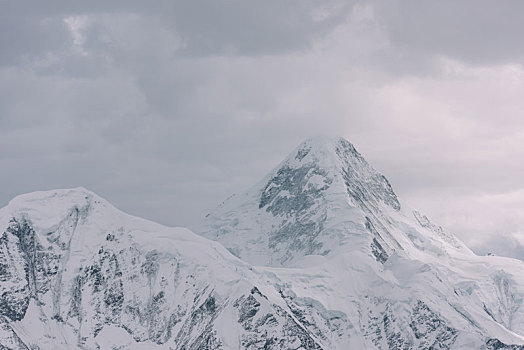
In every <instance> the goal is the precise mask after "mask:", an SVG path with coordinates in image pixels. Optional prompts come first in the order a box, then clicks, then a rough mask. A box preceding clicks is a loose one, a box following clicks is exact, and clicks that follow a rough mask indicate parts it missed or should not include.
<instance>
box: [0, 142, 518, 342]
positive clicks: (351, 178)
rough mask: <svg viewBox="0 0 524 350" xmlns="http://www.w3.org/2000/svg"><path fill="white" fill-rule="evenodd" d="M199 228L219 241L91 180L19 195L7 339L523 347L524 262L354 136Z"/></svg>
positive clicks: (5, 238) (4, 239)
mask: <svg viewBox="0 0 524 350" xmlns="http://www.w3.org/2000/svg"><path fill="white" fill-rule="evenodd" d="M199 232H201V233H202V234H203V235H204V236H206V237H208V238H211V239H213V240H217V241H218V242H215V241H212V240H208V239H207V238H204V237H202V236H198V235H195V234H194V233H192V232H191V231H189V230H187V229H184V228H169V227H165V226H162V225H159V224H156V223H153V222H150V221H147V220H143V219H140V218H137V217H133V216H130V215H127V214H125V213H122V212H120V211H119V210H117V209H116V208H114V207H113V206H112V205H111V204H109V203H108V202H106V201H105V200H103V199H102V198H100V197H98V196H97V195H95V194H94V193H92V192H90V191H88V190H86V189H83V188H77V189H70V190H56V191H46V192H35V193H30V194H26V195H22V196H19V197H16V198H15V199H13V200H12V201H11V202H10V203H9V204H8V205H7V206H6V207H4V208H2V209H0V349H524V345H523V344H524V336H523V335H524V311H523V308H522V300H523V294H524V263H523V262H521V261H518V260H513V259H508V258H501V257H494V256H487V257H480V256H476V255H474V254H473V253H472V252H471V251H470V250H469V249H468V248H467V247H465V246H464V244H463V243H461V242H460V241H459V240H458V239H456V238H455V237H454V236H453V235H452V234H450V233H448V232H446V231H445V230H443V229H442V228H440V227H439V226H437V225H435V224H434V223H432V222H431V221H430V220H429V219H428V218H427V217H425V216H424V215H423V214H421V213H419V212H417V211H414V210H412V209H410V208H409V207H407V206H406V205H405V204H403V203H401V202H400V201H399V199H398V198H397V196H396V195H395V193H394V192H393V189H392V188H391V186H390V184H389V182H388V181H387V180H386V178H385V177H384V176H382V175H381V174H380V173H378V172H377V171H375V170H374V169H373V168H372V167H371V166H370V165H369V164H368V163H367V162H366V161H365V160H364V158H363V157H362V156H361V155H360V154H359V153H358V152H357V151H356V150H355V148H354V147H353V146H352V145H351V144H350V143H349V142H347V141H345V140H343V139H328V138H319V139H311V140H308V141H306V142H304V143H303V144H302V145H300V146H299V147H298V148H297V149H296V150H295V151H294V152H293V153H292V154H291V155H290V156H289V157H288V158H287V159H286V160H284V162H283V163H282V164H281V165H280V166H279V167H277V168H276V169H275V170H274V171H272V172H271V173H270V174H269V175H268V176H267V177H266V178H265V179H264V180H262V181H261V182H260V183H259V184H257V185H256V186H254V187H253V188H252V189H251V190H249V191H247V192H246V193H244V194H241V195H237V196H234V197H232V198H231V199H229V200H227V201H226V202H224V203H223V204H222V205H221V206H220V207H218V208H217V209H216V211H214V212H213V213H211V214H210V215H209V216H208V217H207V218H206V219H205V221H204V222H203V223H202V227H201V229H200V230H199ZM224 246H225V248H224ZM226 248H227V249H226ZM232 253H233V254H232Z"/></svg>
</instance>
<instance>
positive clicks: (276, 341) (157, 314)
mask: <svg viewBox="0 0 524 350" xmlns="http://www.w3.org/2000/svg"><path fill="white" fill-rule="evenodd" d="M0 229H1V231H0V232H2V234H1V235H0V281H1V283H0V349H73V348H81V349H98V348H102V349H112V348H126V349H127V348H143V349H153V348H163V349H234V348H245V349H259V348H264V347H265V348H268V349H269V348H271V349H273V348H275V349H290V348H299V347H301V346H302V347H303V348H307V349H320V348H321V345H320V344H321V343H320V342H319V340H318V339H317V338H316V337H315V336H314V335H313V334H312V333H311V332H309V331H308V330H307V328H306V327H305V326H304V325H303V324H301V323H300V321H298V320H297V319H296V318H295V317H294V315H293V313H292V312H291V310H290V309H289V307H288V306H287V304H286V302H285V300H284V299H283V298H282V296H281V295H280V294H279V293H278V290H277V289H276V288H275V287H274V285H275V283H274V282H273V281H274V279H275V278H274V277H271V276H265V275H264V274H262V273H260V272H257V271H256V270H255V269H253V268H252V267H250V266H249V265H246V264H245V263H243V262H241V261H240V260H238V259H236V258H235V257H233V256H232V255H231V254H229V253H228V252H227V250H225V249H224V248H223V247H222V246H220V245H219V244H217V243H215V242H212V241H208V240H206V239H204V238H202V237H199V236H197V235H195V234H193V233H192V232H190V231H188V230H186V229H182V228H167V227H164V226H161V225H158V224H155V223H152V222H149V221H146V220H142V219H139V218H135V217H132V216H129V215H126V214H124V213H122V212H119V211H118V210H116V209H115V208H114V207H112V206H111V205H110V204H109V203H107V202H106V201H104V200H103V199H101V198H100V197H98V196H96V195H94V194H93V193H91V192H89V191H87V190H85V189H73V190H59V191H50V192H38V193H32V194H28V195H24V196H20V197H17V198H15V199H14V200H13V201H11V203H10V204H9V205H8V206H7V207H5V208H3V209H1V210H0Z"/></svg>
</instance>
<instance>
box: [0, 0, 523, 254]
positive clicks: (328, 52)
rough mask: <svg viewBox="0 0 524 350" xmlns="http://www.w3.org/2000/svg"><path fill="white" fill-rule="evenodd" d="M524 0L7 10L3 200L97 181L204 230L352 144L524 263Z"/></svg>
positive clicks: (472, 235) (62, 5)
mask: <svg viewBox="0 0 524 350" xmlns="http://www.w3.org/2000/svg"><path fill="white" fill-rule="evenodd" d="M523 7H524V4H522V2H520V1H504V0H503V1H499V2H497V3H494V2H491V1H481V2H478V1H465V2H460V3H459V2H452V1H440V2H435V1H417V2H408V1H403V0H394V1H368V2H361V1H355V2H349V1H337V0H332V1H324V2H321V3H319V2H317V1H313V0H311V1H309V0H307V1H303V0H301V1H298V0H294V1H286V2H285V3H283V2H281V1H264V2H255V1H238V0H231V1H211V0H207V1H204V0H202V1H201V0H198V1H190V2H187V1H158V2H155V5H154V6H153V5H151V4H149V3H147V4H146V3H144V2H138V1H116V2H111V4H108V3H107V2H101V1H92V2H71V1H51V2H46V4H45V6H44V5H43V4H41V3H40V2H38V1H20V2H3V3H2V4H0V45H1V46H2V50H0V92H1V93H0V126H1V128H0V164H1V169H2V172H1V173H0V180H1V181H2V183H3V184H4V186H2V188H1V189H0V201H1V202H2V203H7V201H8V200H9V199H10V198H12V197H13V196H15V195H17V194H20V193H23V192H28V191H33V190H40V189H46V188H60V187H73V186H85V187H87V188H90V189H92V190H94V191H95V192H98V193H99V194H100V195H102V196H104V197H106V198H107V199H108V200H110V201H111V202H113V203H115V205H117V206H118V207H120V208H122V209H124V210H126V211H128V212H131V213H133V214H136V215H140V216H145V217H148V218H150V219H153V220H157V221H160V222H162V223H165V224H169V225H181V226H191V225H193V223H195V222H196V221H197V220H198V219H199V218H200V217H201V216H202V215H204V214H205V213H206V211H208V210H210V209H211V208H213V207H214V206H215V205H217V204H218V203H220V202H221V201H222V200H223V199H224V198H226V197H227V196H229V195H230V194H231V193H233V192H235V191H241V190H243V189H245V188H247V187H249V186H250V185H251V184H253V183H255V182H256V181H258V179H259V178H261V177H262V176H263V175H265V174H266V172H267V171H268V170H269V169H271V168H272V167H274V166H275V165H276V164H278V162H279V161H280V160H281V159H282V158H283V157H284V156H285V155H286V154H287V153H288V152H289V151H290V150H291V149H293V148H294V147H295V146H296V144H298V143H299V142H300V141H302V140H303V139H304V138H306V137H309V136H311V135H313V134H319V133H320V134H337V135H342V136H345V137H347V138H348V139H349V140H350V141H352V142H353V143H354V144H355V145H356V146H357V148H358V149H359V150H360V151H361V152H362V153H363V154H364V155H365V156H366V157H367V158H368V159H369V160H370V162H371V163H372V164H374V165H375V166H376V167H377V168H378V169H379V170H380V171H382V172H383V173H385V175H386V176H388V178H390V180H391V182H392V183H393V186H394V187H395V188H396V190H397V192H398V193H399V195H400V196H401V198H404V199H405V200H406V201H407V202H409V203H410V204H411V205H413V206H415V207H418V208H420V209H421V210H422V211H425V212H426V213H427V214H429V215H430V216H432V218H433V219H434V220H435V221H437V222H440V223H442V224H443V225H445V226H446V227H447V228H448V229H450V230H451V231H453V232H455V233H456V234H457V235H459V237H461V238H462V239H463V240H465V241H466V243H468V244H469V245H471V246H472V247H473V248H474V249H476V250H477V251H479V252H481V253H486V252H488V250H489V251H492V252H494V253H496V254H500V255H511V256H515V257H519V258H524V249H523V248H522V244H524V239H523V238H522V237H524V233H523V232H522V229H521V228H522V227H524V217H523V216H522V214H521V212H522V210H523V209H524V186H523V182H522V179H523V178H524V176H523V175H524V165H523V163H522V162H521V161H520V160H521V159H523V158H524V121H523V120H522V115H523V111H524V99H522V96H524V66H523V65H522V59H523V55H524V47H523V46H522V45H521V38H520V33H522V32H523V30H524V21H523V20H522V18H521V14H522V13H524V8H523Z"/></svg>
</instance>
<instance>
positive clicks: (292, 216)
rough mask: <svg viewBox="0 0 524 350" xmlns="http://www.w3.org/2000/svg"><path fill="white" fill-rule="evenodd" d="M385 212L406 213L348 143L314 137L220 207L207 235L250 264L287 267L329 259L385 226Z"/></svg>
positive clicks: (209, 219)
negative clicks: (307, 258)
mask: <svg viewBox="0 0 524 350" xmlns="http://www.w3.org/2000/svg"><path fill="white" fill-rule="evenodd" d="M386 208H389V209H387V210H390V209H392V210H394V211H399V210H400V203H399V201H398V199H397V196H396V195H395V193H394V192H393V189H392V188H391V186H390V184H389V182H388V181H387V180H386V178H385V177H384V176H383V175H382V174H380V173H379V172H377V171H376V170H375V169H373V168H372V167H371V166H370V165H369V164H368V163H367V162H366V160H365V159H364V158H363V157H362V155H361V154H360V153H358V151H357V150H356V149H355V147H353V145H352V144H351V143H350V142H348V141H347V140H345V139H343V138H340V137H336V138H331V137H314V138H310V139H307V140H305V141H304V142H302V143H301V144H300V145H299V146H298V147H297V148H296V149H295V150H294V151H293V152H291V154H290V155H289V156H288V157H287V158H286V159H285V160H284V161H283V162H282V163H281V164H280V165H279V166H277V168H275V169H274V170H273V171H271V172H270V173H269V174H268V176H266V177H265V178H264V180H263V181H262V182H260V183H258V184H257V185H256V186H255V187H253V188H252V189H251V190H249V191H248V192H246V193H244V194H243V195H240V196H236V197H233V198H232V199H230V200H227V201H226V202H224V203H223V204H222V205H221V206H220V207H218V208H217V209H216V210H215V211H214V212H213V213H211V214H210V215H209V216H208V217H207V219H206V221H205V222H204V225H203V226H204V228H202V229H201V232H202V233H203V235H205V236H206V237H208V238H211V239H215V240H218V241H220V242H221V243H222V244H224V245H225V246H226V247H228V248H229V249H230V251H231V252H233V253H234V254H236V255H237V256H239V257H242V258H243V259H245V260H247V261H249V262H251V263H254V264H262V265H274V266H281V265H289V264H292V263H293V261H295V260H296V259H299V258H300V257H303V256H306V255H328V254H330V253H331V252H332V251H334V250H337V249H338V248H339V247H340V246H341V245H344V244H345V242H347V241H348V239H349V237H350V236H353V235H357V236H359V235H362V234H363V233H366V234H367V236H370V231H372V232H371V236H373V235H376V233H377V232H378V231H377V229H375V227H382V226H383V225H381V224H380V223H379V222H378V221H379V219H376V218H378V217H381V216H382V215H381V213H382V212H383V211H385V210H386ZM352 240H353V241H355V239H354V238H352ZM380 242H382V243H380ZM369 244H370V243H369ZM369 244H367V245H368V246H369ZM387 246H392V247H398V246H399V244H398V243H397V242H396V240H395V239H393V238H391V239H389V240H384V239H382V238H378V241H377V242H376V244H375V247H380V249H379V248H377V249H379V252H378V253H377V254H378V255H380V256H382V258H381V259H382V260H384V258H383V257H384V256H386V255H387V250H388V249H387ZM392 249H393V248H391V249H389V251H391V250H392Z"/></svg>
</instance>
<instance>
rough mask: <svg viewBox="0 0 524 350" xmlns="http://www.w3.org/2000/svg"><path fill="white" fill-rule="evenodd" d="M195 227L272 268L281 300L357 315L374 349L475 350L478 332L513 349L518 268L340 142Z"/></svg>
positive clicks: (305, 150) (291, 161) (321, 147)
mask: <svg viewBox="0 0 524 350" xmlns="http://www.w3.org/2000/svg"><path fill="white" fill-rule="evenodd" d="M198 232H200V233H201V234H203V235H204V236H206V237H208V238H210V239H214V240H217V241H219V242H220V243H222V244H223V245H224V246H225V247H226V248H228V249H229V250H230V251H231V252H232V253H233V254H235V255H236V256H238V257H240V258H241V259H243V260H245V261H248V262H250V263H252V264H255V265H262V266H268V267H271V266H273V267H279V268H278V269H273V271H274V272H275V274H278V275H279V276H280V277H281V278H282V279H283V280H286V281H288V286H289V289H290V292H289V293H290V294H297V295H300V298H302V299H304V298H305V299H308V298H311V299H315V298H316V299H319V300H322V302H323V304H324V305H325V306H326V307H329V308H335V309H337V308H338V310H341V311H342V312H343V313H344V314H345V315H347V316H348V317H349V319H351V320H358V321H357V322H356V323H357V325H358V326H357V327H358V328H360V332H361V334H362V335H363V336H364V337H365V338H366V339H370V340H371V342H372V343H373V346H376V347H378V348H382V349H387V348H390V349H396V348H431V347H432V348H479V347H480V346H488V345H487V344H488V343H482V341H481V340H482V339H485V340H486V336H487V337H488V338H487V339H488V340H486V341H487V342H489V337H492V338H499V339H501V340H502V341H503V342H510V343H520V344H522V343H523V340H524V338H523V337H522V335H524V309H523V308H522V300H523V297H524V280H523V276H524V275H523V274H522V272H523V268H524V264H523V263H522V262H521V261H517V260H512V259H506V258H497V257H479V256H476V255H475V254H473V253H472V252H471V251H470V250H469V249H468V248H467V247H466V246H465V245H464V244H463V243H462V242H460V240H458V239H457V238H456V237H454V236H453V235H452V234H450V233H447V232H446V231H445V230H443V229H442V228H441V227H439V226H437V225H435V224H433V223H432V222H431V221H430V220H429V219H428V218H427V217H426V216H424V215H423V214H421V213H419V212H417V211H416V210H413V209H411V208H409V207H408V206H407V205H405V204H403V203H401V202H400V201H399V199H398V198H397V196H396V195H395V193H394V191H393V189H392V187H391V186H390V184H389V182H388V181H387V180H386V178H385V177H384V176H383V175H381V174H380V173H378V172H377V171H376V170H374V169H373V168H372V167H371V166H370V165H369V164H368V163H367V162H366V161H365V159H364V158H363V157H362V156H361V155H360V154H359V153H358V152H357V151H356V149H355V148H354V147H353V145H351V144H350V143H349V142H348V141H346V140H344V139H330V138H316V139H310V140H307V141H305V142H304V143H302V144H301V145H300V146H299V147H298V148H297V149H295V151H293V152H292V153H291V154H290V156H289V157H287V158H286V159H285V160H284V161H283V162H282V163H281V164H280V165H279V166H278V167H277V168H276V169H274V170H273V171H272V172H271V173H270V174H269V175H268V176H266V177H265V178H264V179H263V180H262V181H261V182H260V183H258V184H257V185H255V186H254V187H253V188H251V189H250V190H249V191H247V192H245V193H243V194H240V195H236V196H232V197H230V199H228V200H226V201H225V202H224V203H222V204H221V205H220V206H219V207H218V208H217V209H216V210H215V211H213V212H212V213H210V214H209V215H208V216H207V217H206V218H205V220H204V222H203V224H202V226H201V227H200V228H199V229H198ZM281 267H287V268H288V269H285V270H282V269H281ZM266 269H271V268H266ZM284 271H289V272H284ZM283 275H285V276H283ZM297 275H302V277H301V278H298V279H297V277H296V276H297ZM423 320H426V321H428V320H430V321H429V324H426V325H425V326H422V329H423V330H424V331H422V330H421V328H419V327H418V324H420V323H421V322H423ZM424 332H426V333H424ZM427 332H430V333H431V334H429V333H427ZM479 341H481V342H480V343H479ZM492 343H493V344H494V341H492V342H491V343H489V344H492ZM482 344H483V345H482ZM490 346H491V345H490Z"/></svg>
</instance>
